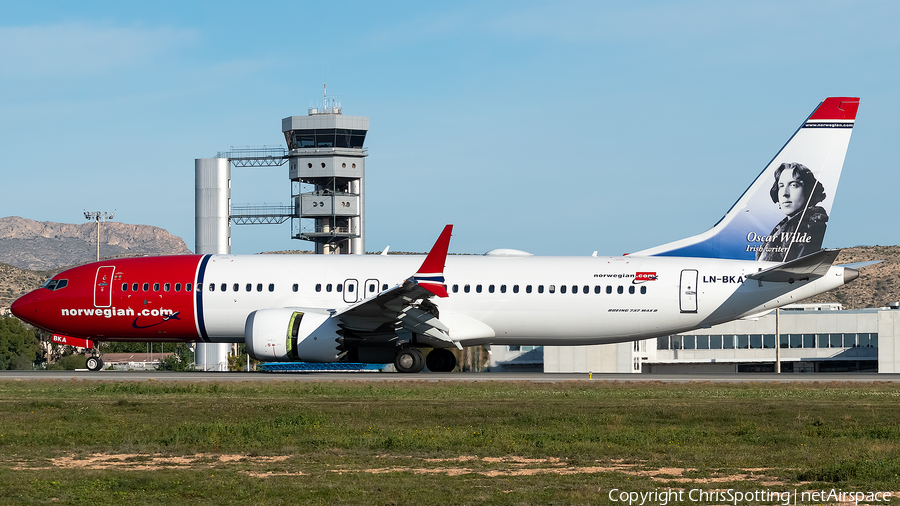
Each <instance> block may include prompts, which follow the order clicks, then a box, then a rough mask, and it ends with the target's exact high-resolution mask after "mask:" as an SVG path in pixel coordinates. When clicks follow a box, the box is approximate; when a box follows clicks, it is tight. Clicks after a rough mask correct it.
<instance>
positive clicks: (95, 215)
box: [84, 211, 116, 262]
mask: <svg viewBox="0 0 900 506" xmlns="http://www.w3.org/2000/svg"><path fill="white" fill-rule="evenodd" d="M115 215H116V212H115V211H113V212H111V213H108V212H106V211H104V212H102V213H101V212H100V211H85V212H84V219H86V220H88V221H96V222H97V261H98V262H99V261H100V222H101V221H109V220H112V219H113V217H115Z"/></svg>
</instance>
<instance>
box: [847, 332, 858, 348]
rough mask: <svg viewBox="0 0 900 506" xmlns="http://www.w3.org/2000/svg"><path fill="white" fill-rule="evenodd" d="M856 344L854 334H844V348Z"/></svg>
mask: <svg viewBox="0 0 900 506" xmlns="http://www.w3.org/2000/svg"><path fill="white" fill-rule="evenodd" d="M855 346H856V334H844V348H853V347H855Z"/></svg>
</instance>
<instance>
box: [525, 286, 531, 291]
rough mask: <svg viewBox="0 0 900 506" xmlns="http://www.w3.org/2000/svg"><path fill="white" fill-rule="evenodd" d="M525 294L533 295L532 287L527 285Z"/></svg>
mask: <svg viewBox="0 0 900 506" xmlns="http://www.w3.org/2000/svg"><path fill="white" fill-rule="evenodd" d="M525 293H531V285H525Z"/></svg>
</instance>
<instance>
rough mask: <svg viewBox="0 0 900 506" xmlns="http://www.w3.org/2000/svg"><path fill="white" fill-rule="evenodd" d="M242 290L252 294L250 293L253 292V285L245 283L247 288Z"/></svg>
mask: <svg viewBox="0 0 900 506" xmlns="http://www.w3.org/2000/svg"><path fill="white" fill-rule="evenodd" d="M244 290H246V291H248V292H252V291H253V285H252V284H250V283H247V286H245V287H244Z"/></svg>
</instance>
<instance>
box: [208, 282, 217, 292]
mask: <svg viewBox="0 0 900 506" xmlns="http://www.w3.org/2000/svg"><path fill="white" fill-rule="evenodd" d="M209 291H210V292H215V291H216V284H215V283H210V284H209Z"/></svg>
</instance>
